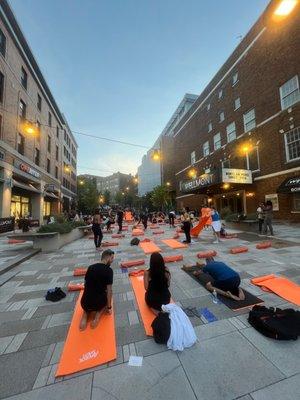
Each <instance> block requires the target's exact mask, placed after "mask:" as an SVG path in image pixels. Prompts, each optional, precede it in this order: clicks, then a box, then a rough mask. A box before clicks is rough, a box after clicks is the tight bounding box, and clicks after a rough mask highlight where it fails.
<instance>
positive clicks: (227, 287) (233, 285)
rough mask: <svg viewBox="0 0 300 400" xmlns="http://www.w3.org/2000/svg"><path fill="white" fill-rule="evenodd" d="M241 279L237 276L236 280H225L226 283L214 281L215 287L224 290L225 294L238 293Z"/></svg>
mask: <svg viewBox="0 0 300 400" xmlns="http://www.w3.org/2000/svg"><path fill="white" fill-rule="evenodd" d="M240 283H241V279H240V277H239V276H235V277H234V278H230V279H225V280H224V281H214V283H213V285H214V286H215V287H216V288H218V289H220V290H223V291H224V292H227V291H229V292H231V291H232V290H233V291H236V290H237V289H238V287H239V286H240Z"/></svg>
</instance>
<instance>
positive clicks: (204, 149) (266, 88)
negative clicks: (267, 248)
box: [174, 1, 300, 221]
mask: <svg viewBox="0 0 300 400" xmlns="http://www.w3.org/2000/svg"><path fill="white" fill-rule="evenodd" d="M280 3H281V2H280V1H271V2H270V3H269V5H268V7H267V8H266V10H265V11H264V13H263V14H262V15H261V16H260V18H259V19H258V21H257V22H256V23H255V24H254V25H253V27H252V28H251V29H250V31H249V32H248V34H247V35H246V36H245V37H244V38H243V40H242V41H241V43H240V44H239V45H238V46H237V48H236V49H235V50H234V51H233V53H232V54H231V55H230V57H229V58H228V59H227V61H226V62H225V63H224V65H223V66H222V67H221V69H220V70H219V71H218V72H217V73H216V75H215V76H214V78H213V79H212V80H211V81H210V82H209V84H208V85H207V86H206V88H205V89H204V90H203V92H202V93H201V94H200V95H199V97H198V99H197V100H196V102H195V103H194V105H193V106H192V108H191V109H190V110H189V111H188V113H186V114H185V116H184V117H183V118H182V119H181V121H180V122H179V124H178V125H177V126H176V128H175V131H174V146H175V148H176V149H180V151H177V152H176V173H175V176H176V199H177V207H178V208H181V207H182V206H190V207H191V208H197V209H199V208H200V206H201V204H202V203H210V204H215V205H216V206H217V208H218V209H219V210H222V209H224V208H225V207H226V208H227V207H228V208H230V210H231V212H232V213H245V214H250V213H253V212H255V210H256V208H257V205H258V203H259V202H261V201H265V200H267V199H271V200H272V202H273V206H274V211H275V212H274V217H275V218H281V219H286V220H293V221H300V90H299V79H300V2H298V3H297V5H296V7H295V8H294V9H293V10H292V12H291V13H290V14H289V15H286V16H280V17H279V16H278V15H276V11H277V7H278V5H279V4H280Z"/></svg>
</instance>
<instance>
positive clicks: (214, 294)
mask: <svg viewBox="0 0 300 400" xmlns="http://www.w3.org/2000/svg"><path fill="white" fill-rule="evenodd" d="M212 301H213V303H214V304H218V295H217V292H216V289H214V290H213V292H212Z"/></svg>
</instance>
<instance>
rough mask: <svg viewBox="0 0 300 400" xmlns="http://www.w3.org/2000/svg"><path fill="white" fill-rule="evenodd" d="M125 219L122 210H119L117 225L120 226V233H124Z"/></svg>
mask: <svg viewBox="0 0 300 400" xmlns="http://www.w3.org/2000/svg"><path fill="white" fill-rule="evenodd" d="M123 218H124V213H123V211H122V209H121V208H118V211H117V223H118V225H119V231H118V233H122V228H123Z"/></svg>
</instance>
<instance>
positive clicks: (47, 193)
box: [44, 192, 59, 199]
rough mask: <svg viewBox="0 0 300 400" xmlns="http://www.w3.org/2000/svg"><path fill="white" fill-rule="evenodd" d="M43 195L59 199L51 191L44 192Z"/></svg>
mask: <svg viewBox="0 0 300 400" xmlns="http://www.w3.org/2000/svg"><path fill="white" fill-rule="evenodd" d="M44 197H51V198H52V199H59V197H58V196H56V195H55V194H54V193H51V192H45V193H44Z"/></svg>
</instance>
